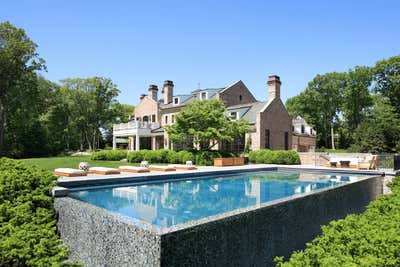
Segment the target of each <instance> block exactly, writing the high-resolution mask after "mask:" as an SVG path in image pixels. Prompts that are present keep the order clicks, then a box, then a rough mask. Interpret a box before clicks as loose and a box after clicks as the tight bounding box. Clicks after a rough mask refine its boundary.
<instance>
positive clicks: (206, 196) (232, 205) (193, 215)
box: [71, 172, 358, 226]
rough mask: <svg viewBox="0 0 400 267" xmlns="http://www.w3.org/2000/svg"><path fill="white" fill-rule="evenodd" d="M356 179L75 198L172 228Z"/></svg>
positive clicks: (265, 177) (279, 176) (156, 188)
mask: <svg viewBox="0 0 400 267" xmlns="http://www.w3.org/2000/svg"><path fill="white" fill-rule="evenodd" d="M356 179H358V177H357V176H350V175H329V174H317V173H293V172H289V173H285V172H258V173H248V174H241V175H240V176H230V177H227V176H225V177H216V178H212V179H197V180H187V181H174V182H166V183H159V184H151V185H141V186H129V187H117V188H113V189H97V190H90V191H80V192H76V193H73V194H72V195H71V196H72V197H74V198H78V199H81V200H83V201H86V202H89V203H92V204H94V205H97V206H100V207H103V208H105V209H107V210H110V211H114V212H118V213H122V214H124V215H128V216H131V217H133V218H137V219H140V220H144V221H147V222H150V223H152V224H154V225H158V226H172V225H176V224H179V223H184V222H188V221H192V220H196V219H200V218H204V217H207V216H211V215H215V214H219V213H223V212H227V211H232V210H235V209H239V208H243V207H249V206H254V205H257V204H261V203H265V202H268V201H271V200H276V199H279V198H283V197H287V196H291V195H295V194H301V193H308V192H311V191H313V190H317V189H320V188H324V187H328V186H334V185H337V184H341V183H347V182H352V181H354V180H356Z"/></svg>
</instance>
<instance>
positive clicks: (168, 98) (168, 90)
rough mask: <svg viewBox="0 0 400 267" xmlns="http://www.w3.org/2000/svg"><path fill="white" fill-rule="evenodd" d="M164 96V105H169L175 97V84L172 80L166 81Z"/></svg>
mask: <svg viewBox="0 0 400 267" xmlns="http://www.w3.org/2000/svg"><path fill="white" fill-rule="evenodd" d="M162 94H163V97H164V104H165V105H167V104H169V103H171V102H172V97H173V95H174V82H173V81H171V80H165V81H164V85H163V89H162Z"/></svg>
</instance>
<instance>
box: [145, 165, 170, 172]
mask: <svg viewBox="0 0 400 267" xmlns="http://www.w3.org/2000/svg"><path fill="white" fill-rule="evenodd" d="M149 169H150V170H151V171H161V172H170V171H176V169H175V168H171V167H169V166H159V165H150V166H149Z"/></svg>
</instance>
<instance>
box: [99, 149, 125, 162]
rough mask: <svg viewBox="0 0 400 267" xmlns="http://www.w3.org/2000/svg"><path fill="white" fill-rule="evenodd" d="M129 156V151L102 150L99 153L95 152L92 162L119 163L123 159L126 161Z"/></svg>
mask: <svg viewBox="0 0 400 267" xmlns="http://www.w3.org/2000/svg"><path fill="white" fill-rule="evenodd" d="M127 155H128V151H127V150H119V149H114V150H101V151H97V152H93V153H92V156H91V159H92V160H111V161H118V160H121V159H125V158H126V157H127Z"/></svg>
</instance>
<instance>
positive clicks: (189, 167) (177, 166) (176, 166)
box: [168, 164, 197, 171]
mask: <svg viewBox="0 0 400 267" xmlns="http://www.w3.org/2000/svg"><path fill="white" fill-rule="evenodd" d="M168 167H170V168H173V169H177V170H185V171H190V170H197V167H196V166H193V165H185V164H170V165H168Z"/></svg>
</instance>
